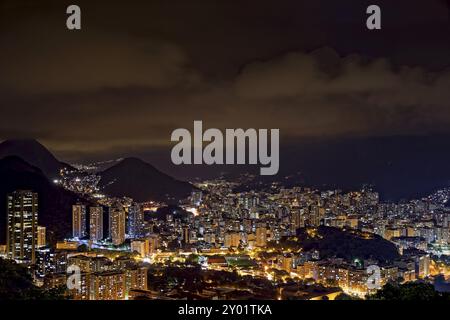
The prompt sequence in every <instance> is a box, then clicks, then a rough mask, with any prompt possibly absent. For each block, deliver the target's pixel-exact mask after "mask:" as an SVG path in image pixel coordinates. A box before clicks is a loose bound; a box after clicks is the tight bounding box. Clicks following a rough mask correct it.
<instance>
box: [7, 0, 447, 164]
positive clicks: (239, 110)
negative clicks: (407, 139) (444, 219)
mask: <svg viewBox="0 0 450 320" xmlns="http://www.w3.org/2000/svg"><path fill="white" fill-rule="evenodd" d="M68 4H69V3H64V2H61V1H43V2H41V3H39V4H36V3H34V2H30V1H3V2H2V4H1V6H0V8H1V9H0V10H1V11H0V18H1V19H0V21H1V22H0V28H1V29H0V39H1V41H0V70H1V76H0V99H1V100H0V103H1V108H2V117H1V118H0V127H1V130H0V135H1V137H2V138H9V137H24V136H26V137H34V138H38V139H40V140H42V141H43V142H44V143H46V144H47V145H49V146H50V147H51V148H52V149H53V150H56V151H58V152H59V154H60V155H63V156H67V157H69V158H70V159H74V158H76V157H77V155H79V157H86V156H89V155H91V156H95V155H102V156H103V155H107V154H108V153H110V154H119V153H121V152H125V150H130V151H129V152H130V153H131V152H134V151H137V150H145V149H148V148H149V147H154V148H155V147H158V148H159V147H165V146H167V145H169V143H170V141H169V137H170V133H171V131H172V130H173V129H175V128H178V127H187V128H190V127H191V126H192V121H193V120H199V119H200V120H203V121H204V123H205V125H206V126H208V127H219V128H227V127H228V128H235V127H244V128H246V127H256V128H280V129H282V131H281V132H282V135H283V136H284V137H286V139H287V138H299V137H312V136H314V137H330V136H333V137H334V136H348V135H360V136H373V135H390V134H400V133H401V134H405V133H406V134H423V133H429V132H441V131H448V127H449V126H448V125H449V124H450V111H449V101H450V94H449V93H448V88H449V87H450V72H449V71H448V70H447V69H446V67H448V66H449V65H450V43H449V32H450V29H449V11H448V2H446V1H441V0H432V1H379V4H380V5H382V7H383V28H384V29H383V30H382V31H380V32H375V33H370V32H368V31H367V30H366V29H365V27H364V26H365V14H364V12H365V8H366V6H367V5H368V4H369V2H368V1H350V0H346V1H331V0H330V1H324V0H320V1H299V0H295V1H294V0H292V1H291V0H286V1H283V2H275V1H242V2H239V3H236V2H234V1H200V0H198V1H189V2H187V1H171V2H168V1H145V2H144V1H131V2H129V3H127V4H126V5H125V4H124V3H117V2H111V1H95V2H94V1H89V2H86V1H79V2H78V4H79V5H80V6H81V7H82V17H83V25H82V30H81V31H79V32H70V31H67V30H66V29H65V17H66V15H65V7H66V5H68ZM318 48H319V49H318Z"/></svg>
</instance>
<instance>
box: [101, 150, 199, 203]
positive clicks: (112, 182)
mask: <svg viewBox="0 0 450 320" xmlns="http://www.w3.org/2000/svg"><path fill="white" fill-rule="evenodd" d="M100 176H101V180H100V183H99V186H100V188H101V189H102V191H103V192H104V193H106V194H107V195H109V196H112V197H122V196H127V197H131V198H133V199H134V200H136V201H138V202H145V201H150V200H159V201H167V202H168V203H175V202H176V201H177V200H180V199H183V198H186V197H187V196H189V194H190V193H191V191H192V190H193V189H194V187H193V186H192V185H191V184H190V183H188V182H183V181H179V180H176V179H174V178H172V177H170V176H169V175H167V174H165V173H162V172H161V171H159V170H158V169H156V168H155V167H153V166H152V165H150V164H148V163H146V162H144V161H142V160H140V159H137V158H125V159H123V160H122V161H121V162H119V163H118V164H116V165H114V166H113V167H111V168H109V169H106V170H105V171H103V172H101V173H100Z"/></svg>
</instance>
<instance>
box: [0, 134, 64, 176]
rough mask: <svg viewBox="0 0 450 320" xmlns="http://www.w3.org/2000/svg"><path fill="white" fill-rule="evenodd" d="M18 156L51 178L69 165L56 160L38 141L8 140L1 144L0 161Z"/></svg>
mask: <svg viewBox="0 0 450 320" xmlns="http://www.w3.org/2000/svg"><path fill="white" fill-rule="evenodd" d="M8 156H17V157H19V158H21V159H23V160H24V161H26V162H28V163H29V164H31V165H33V166H35V167H38V168H39V169H41V170H42V172H43V173H44V174H45V175H46V176H47V177H48V178H49V179H52V178H56V177H58V176H59V171H60V170H61V169H62V168H64V167H69V165H67V164H64V163H62V162H60V161H58V159H56V158H55V157H54V156H53V154H52V153H51V152H50V151H48V150H47V148H45V147H44V146H43V145H42V144H40V143H39V142H38V141H36V140H6V141H3V142H2V143H0V159H1V158H5V157H8Z"/></svg>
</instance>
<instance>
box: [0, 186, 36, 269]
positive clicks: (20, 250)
mask: <svg viewBox="0 0 450 320" xmlns="http://www.w3.org/2000/svg"><path fill="white" fill-rule="evenodd" d="M37 224H38V194H37V193H34V192H32V191H27V190H19V191H14V192H13V193H10V194H8V195H7V235H6V243H7V244H6V247H7V256H8V257H9V258H10V259H14V260H16V261H18V262H21V263H32V264H34V263H35V262H36V247H37V238H38V234H37Z"/></svg>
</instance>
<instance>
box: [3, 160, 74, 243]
mask: <svg viewBox="0 0 450 320" xmlns="http://www.w3.org/2000/svg"><path fill="white" fill-rule="evenodd" d="M15 190H33V191H34V192H37V193H38V196H39V214H38V223H39V225H42V226H45V227H47V236H48V237H49V240H50V241H51V240H53V239H55V238H57V239H59V238H62V237H66V236H68V235H70V232H71V221H72V214H71V212H72V209H71V208H72V205H73V204H75V203H76V202H77V201H79V200H81V199H79V198H78V197H77V195H75V194H74V193H72V192H69V191H67V190H64V189H62V188H61V187H58V186H56V185H54V184H53V183H52V182H50V181H49V180H48V178H47V177H46V176H45V175H44V174H43V172H42V171H41V170H40V169H39V168H37V167H34V166H32V165H30V164H28V163H27V162H25V161H24V160H22V159H20V158H19V157H6V158H4V159H1V160H0V239H1V240H0V241H1V242H2V243H4V242H5V235H6V195H7V193H10V192H13V191H15Z"/></svg>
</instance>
